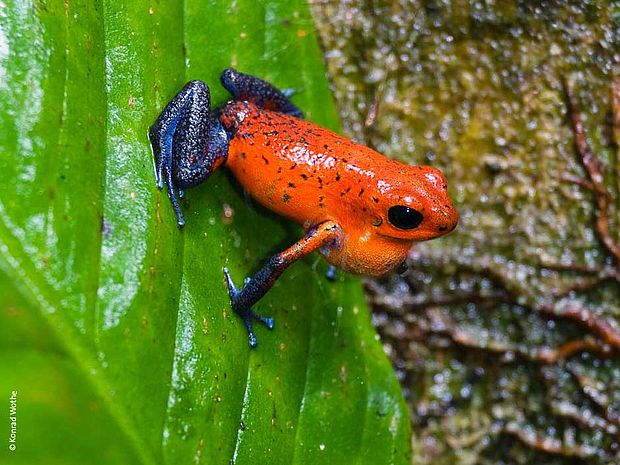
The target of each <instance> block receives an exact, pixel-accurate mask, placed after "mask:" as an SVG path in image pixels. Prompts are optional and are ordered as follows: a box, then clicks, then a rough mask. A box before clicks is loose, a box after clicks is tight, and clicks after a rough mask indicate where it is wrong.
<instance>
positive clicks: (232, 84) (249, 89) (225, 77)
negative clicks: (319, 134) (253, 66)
mask: <svg viewBox="0 0 620 465" xmlns="http://www.w3.org/2000/svg"><path fill="white" fill-rule="evenodd" d="M220 81H221V82H222V85H223V86H224V87H225V88H226V90H228V92H230V93H231V94H232V95H233V97H234V99H235V100H245V101H248V102H252V103H254V104H255V105H257V106H258V107H260V108H264V109H266V110H272V111H277V112H278V113H285V114H287V115H291V116H295V117H296V118H303V117H304V114H303V113H302V111H301V110H300V109H299V108H297V107H296V106H295V104H293V102H291V101H290V100H289V97H290V96H291V91H281V90H280V89H278V88H277V87H275V86H274V85H272V84H270V83H268V82H266V81H263V80H262V79H259V78H257V77H255V76H251V75H249V74H243V73H240V72H239V71H237V70H235V69H233V68H228V69H227V70H224V72H222V75H221V76H220Z"/></svg>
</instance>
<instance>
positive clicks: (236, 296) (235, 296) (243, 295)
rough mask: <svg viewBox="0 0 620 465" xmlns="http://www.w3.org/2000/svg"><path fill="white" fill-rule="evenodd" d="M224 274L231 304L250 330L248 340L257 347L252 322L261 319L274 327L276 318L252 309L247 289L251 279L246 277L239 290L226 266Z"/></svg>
mask: <svg viewBox="0 0 620 465" xmlns="http://www.w3.org/2000/svg"><path fill="white" fill-rule="evenodd" d="M224 276H226V284H227V286H228V295H229V296H230V305H231V307H232V308H233V310H234V311H235V313H236V314H237V315H239V316H240V317H241V319H242V320H243V322H244V323H245V327H246V328H247V330H248V342H249V343H250V347H256V346H257V345H258V341H257V340H256V335H255V334H254V326H253V324H252V323H253V322H254V321H260V322H261V323H262V324H264V325H265V326H266V327H267V328H268V329H273V327H274V320H273V318H269V317H265V316H262V315H259V314H258V313H256V312H254V311H253V310H252V304H250V303H249V302H248V295H247V294H248V292H247V291H248V290H249V288H248V285H250V283H251V279H249V278H248V279H246V280H245V281H244V286H243V288H242V289H241V290H239V289H237V286H235V283H234V281H233V280H232V278H231V277H230V273H229V272H228V269H227V268H224ZM252 300H253V299H252Z"/></svg>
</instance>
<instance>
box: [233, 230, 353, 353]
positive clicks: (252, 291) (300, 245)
mask: <svg viewBox="0 0 620 465" xmlns="http://www.w3.org/2000/svg"><path fill="white" fill-rule="evenodd" d="M341 243H342V230H341V229H340V227H339V226H338V224H336V223H335V222H333V221H325V222H324V223H320V224H319V225H317V226H316V227H314V228H312V229H311V230H310V231H308V233H307V234H306V235H305V236H304V237H302V238H301V239H300V240H299V241H297V242H296V243H295V244H293V245H292V246H291V247H289V248H288V249H286V250H283V251H282V252H280V253H277V254H275V255H274V256H273V257H271V259H270V260H269V261H268V262H267V264H266V265H265V266H263V267H262V268H261V269H260V270H259V271H258V272H257V273H256V274H255V275H254V276H252V277H251V278H248V279H246V280H245V281H244V283H243V287H242V288H241V289H237V286H235V283H234V281H233V280H232V278H231V277H230V273H229V272H228V270H227V269H226V268H224V275H225V276H226V283H227V285H228V294H229V296H230V304H231V306H232V308H233V310H234V311H235V312H236V313H237V314H238V315H239V316H240V317H241V318H242V319H243V322H244V323H245V327H246V328H247V330H248V341H249V343H250V346H251V347H256V345H257V341H256V335H255V334H254V328H253V327H252V322H253V321H254V320H257V321H260V322H261V323H263V324H264V325H265V326H267V328H269V329H273V325H274V322H273V318H267V317H264V316H261V315H259V314H257V313H255V312H254V311H253V310H252V306H253V305H254V304H255V303H256V302H258V301H259V300H260V299H261V298H262V297H263V296H264V295H265V294H266V293H267V291H268V290H269V289H271V287H272V286H273V285H274V283H275V282H276V280H277V279H278V278H279V277H280V276H281V275H282V273H284V271H285V270H286V269H287V268H288V267H289V266H290V265H292V264H293V263H295V262H296V261H297V260H299V259H301V258H303V257H305V256H306V255H308V254H309V253H312V252H313V251H315V250H317V249H318V248H320V247H328V248H338V247H340V245H341Z"/></svg>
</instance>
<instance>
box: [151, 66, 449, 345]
mask: <svg viewBox="0 0 620 465" xmlns="http://www.w3.org/2000/svg"><path fill="white" fill-rule="evenodd" d="M220 80H221V82H222V84H223V86H224V87H225V88H226V89H227V90H228V91H229V92H230V93H231V94H232V96H233V99H232V100H230V101H229V102H227V103H226V104H224V105H223V106H221V107H219V108H215V109H211V102H210V95H209V88H208V87H207V85H206V84H205V83H204V82H201V81H191V82H189V83H188V84H187V85H186V86H185V87H184V88H183V89H182V90H181V91H180V92H179V93H178V94H177V95H176V96H175V97H174V98H173V99H172V101H171V102H170V103H169V104H168V105H167V106H166V108H165V109H164V110H163V112H162V113H161V115H160V116H159V118H158V119H157V121H156V122H155V124H154V125H153V126H152V127H151V128H150V131H149V139H150V141H151V144H152V146H153V152H154V155H155V163H156V182H157V186H158V187H159V188H160V189H161V188H163V186H164V184H165V185H166V188H167V190H168V197H169V198H170V201H171V203H172V208H173V209H174V211H175V213H176V216H177V221H178V225H179V227H182V226H183V225H184V224H185V222H184V220H183V214H182V213H181V209H180V207H179V203H178V200H177V197H182V196H183V189H185V188H187V187H191V186H196V185H198V184H200V183H202V182H203V181H205V180H206V179H207V177H208V176H209V174H210V173H212V172H213V171H214V170H216V169H217V168H218V167H219V166H220V165H223V164H226V166H228V168H229V169H230V170H231V171H232V173H233V175H234V176H235V178H236V179H237V180H238V181H239V182H240V183H241V185H242V186H243V187H244V188H245V189H246V190H247V191H248V192H250V194H251V195H252V196H253V197H254V198H255V199H257V200H258V201H259V202H260V203H261V204H263V205H265V206H266V207H267V208H269V209H271V210H273V211H274V212H276V213H278V214H280V215H282V216H285V217H287V218H290V219H292V220H295V221H297V222H298V223H300V224H301V225H302V227H303V229H304V231H305V236H304V237H302V238H301V239H300V240H299V241H298V242H296V243H295V244H293V245H292V246H291V247H290V248H288V249H286V250H284V251H283V252H280V253H278V254H276V255H274V256H273V257H271V259H270V260H269V262H268V263H267V264H266V265H265V266H264V267H263V268H262V269H261V270H260V271H258V273H256V275H254V276H253V277H251V278H248V279H246V280H245V282H244V285H243V287H242V288H240V289H239V288H237V286H235V283H234V282H233V280H232V279H231V277H230V274H229V273H228V270H227V269H226V268H224V270H223V271H224V274H225V276H226V281H227V284H228V293H229V295H230V301H231V306H232V308H233V309H234V311H235V312H236V313H237V314H238V315H239V316H240V317H241V318H242V319H243V321H244V323H245V326H246V327H247V330H248V335H249V343H250V346H252V347H254V346H256V336H255V334H254V330H253V327H252V323H253V321H254V320H256V321H259V322H262V323H263V324H264V325H265V326H267V327H268V328H269V329H272V328H273V319H272V318H267V317H264V316H261V315H258V314H257V313H255V312H254V311H253V310H252V306H253V305H254V304H255V303H256V302H257V301H258V300H259V299H260V298H261V297H262V296H263V295H265V293H266V292H267V291H268V290H269V289H270V288H271V287H272V286H273V284H274V282H275V281H276V280H277V279H278V277H280V275H281V274H282V273H283V272H284V270H286V268H288V267H289V266H290V265H291V264H293V263H294V262H295V261H297V260H299V259H300V258H302V257H305V256H306V255H308V254H309V253H311V252H313V251H315V250H318V251H319V252H320V253H321V255H323V257H324V258H325V259H326V260H327V261H328V262H329V263H330V264H331V265H334V266H336V267H339V268H341V269H343V270H345V271H348V272H351V273H357V274H366V275H381V274H384V273H386V272H387V271H389V270H391V269H392V268H394V267H396V266H397V265H399V264H400V263H402V262H403V261H404V260H405V258H406V256H407V252H408V251H409V249H410V248H411V246H412V244H413V243H414V242H418V241H425V240H428V239H434V238H436V237H439V236H442V235H444V234H446V233H448V232H450V231H452V230H453V229H454V228H455V227H456V224H457V221H458V215H457V213H456V211H455V210H454V207H453V206H452V202H450V199H449V197H448V194H447V186H446V178H445V177H444V175H443V174H442V173H441V172H440V171H438V170H437V169H435V168H432V167H429V166H408V165H405V164H402V163H399V162H396V161H394V160H390V159H388V158H386V157H384V156H382V155H380V154H379V153H377V152H375V151H374V150H371V149H369V148H368V147H364V146H362V145H359V144H356V143H354V142H351V141H350V140H348V139H346V138H344V137H342V136H339V135H338V134H335V133H334V132H332V131H329V130H327V129H325V128H322V127H320V126H317V125H315V124H312V123H310V122H307V121H304V120H303V119H302V118H303V114H302V112H301V111H300V110H299V108H297V107H296V106H295V105H294V104H293V103H292V102H291V101H290V100H289V99H288V95H287V93H286V92H283V91H280V90H278V89H277V88H276V87H274V86H273V85H271V84H269V83H268V82H265V81H263V80H261V79H259V78H256V77H254V76H250V75H247V74H242V73H239V72H237V71H236V70H234V69H227V70H225V71H224V72H223V73H222V75H221V78H220Z"/></svg>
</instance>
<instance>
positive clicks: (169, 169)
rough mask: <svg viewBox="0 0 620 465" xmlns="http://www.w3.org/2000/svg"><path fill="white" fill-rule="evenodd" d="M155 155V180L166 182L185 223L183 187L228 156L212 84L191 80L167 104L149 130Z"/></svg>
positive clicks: (202, 177)
mask: <svg viewBox="0 0 620 465" xmlns="http://www.w3.org/2000/svg"><path fill="white" fill-rule="evenodd" d="M149 140H150V142H151V146H152V148H153V155H154V157H155V182H156V185H157V187H158V188H159V189H162V188H163V187H164V185H165V186H166V188H167V190H168V197H169V198H170V202H171V203H172V208H173V209H174V212H175V214H176V216H177V224H178V225H179V227H183V225H184V224H185V221H184V220H183V213H182V212H181V208H180V207H179V202H178V198H177V197H180V198H182V197H183V190H182V189H183V188H184V187H191V186H195V185H197V184H200V183H201V182H203V181H204V180H206V179H207V177H208V176H209V174H211V173H212V172H213V171H215V170H216V169H217V167H218V166H220V165H221V164H222V163H224V162H225V161H226V159H227V157H228V135H227V134H226V131H225V130H224V128H223V127H222V125H221V123H220V122H219V121H218V119H217V116H216V115H215V113H214V112H212V111H211V97H210V94H209V88H208V87H207V85H206V84H205V83H204V82H202V81H190V82H188V83H187V84H186V85H185V87H183V89H181V91H180V92H179V93H178V94H177V95H176V96H175V97H174V98H173V99H172V100H171V101H170V103H168V105H166V108H164V110H163V111H162V113H161V115H159V117H158V118H157V120H156V121H155V124H153V126H151V128H150V130H149Z"/></svg>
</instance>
